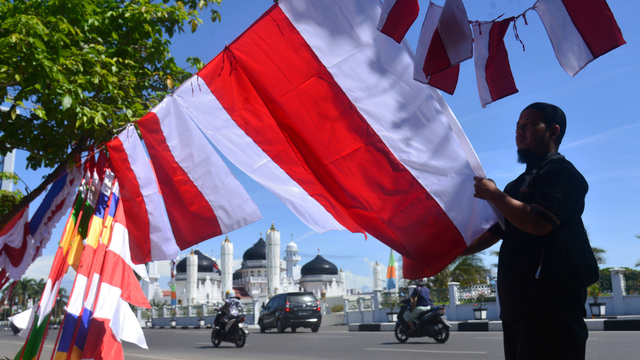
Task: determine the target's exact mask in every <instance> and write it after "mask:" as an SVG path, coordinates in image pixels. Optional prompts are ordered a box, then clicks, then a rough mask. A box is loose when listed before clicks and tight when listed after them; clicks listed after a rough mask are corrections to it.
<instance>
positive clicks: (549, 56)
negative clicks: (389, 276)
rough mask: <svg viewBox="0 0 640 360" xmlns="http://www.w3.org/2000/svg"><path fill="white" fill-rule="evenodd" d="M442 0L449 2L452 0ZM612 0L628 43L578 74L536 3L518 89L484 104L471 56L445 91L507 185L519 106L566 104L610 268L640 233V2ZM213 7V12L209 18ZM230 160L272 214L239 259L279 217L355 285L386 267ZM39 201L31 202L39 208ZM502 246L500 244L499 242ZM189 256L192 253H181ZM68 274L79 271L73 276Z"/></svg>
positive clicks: (232, 25)
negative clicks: (314, 226) (571, 71)
mask: <svg viewBox="0 0 640 360" xmlns="http://www.w3.org/2000/svg"><path fill="white" fill-rule="evenodd" d="M298 1H302V0H298ZM345 1H346V0H345ZM434 2H435V3H436V4H438V5H443V4H444V0H436V1H434ZM534 2H535V1H534V0H509V1H497V0H495V1H487V0H466V1H464V4H465V6H466V9H467V13H468V15H469V19H470V20H483V21H487V20H492V19H495V18H497V17H498V16H499V15H501V14H503V13H504V14H505V15H504V16H505V17H509V16H514V15H518V14H521V13H522V12H524V11H525V10H526V9H527V8H529V7H531V6H533V4H534ZM428 3H429V1H420V5H421V13H420V16H419V17H418V19H417V20H416V22H415V23H414V25H413V27H412V28H411V30H410V31H409V33H408V35H407V41H408V42H409V44H410V45H411V47H412V48H414V49H415V47H416V45H417V42H418V35H419V31H420V27H421V25H422V21H423V19H424V12H425V11H426V9H427V6H428ZM608 3H609V6H610V7H611V10H612V11H613V13H614V15H615V16H616V19H617V21H618V25H619V26H620V28H621V30H622V33H623V35H624V37H625V40H626V41H627V44H626V45H623V46H622V47H620V48H618V49H616V50H613V51H612V52H610V53H608V54H606V55H604V56H603V57H601V58H599V59H596V60H595V61H594V62H592V63H591V64H589V65H588V66H587V67H586V68H585V69H583V70H582V71H581V72H580V73H578V74H577V75H576V76H575V77H571V76H570V75H568V74H567V73H566V72H565V71H564V70H563V69H562V68H561V67H560V65H559V63H558V61H557V60H556V58H555V55H554V53H553V49H552V47H551V43H550V41H549V38H548V37H547V35H546V32H545V30H544V28H543V26H542V23H541V21H540V18H539V17H538V15H537V13H535V12H534V11H530V12H528V13H527V20H528V23H529V25H525V24H524V21H523V20H522V19H520V20H518V22H517V27H518V33H519V35H520V38H521V40H522V41H523V42H524V45H525V47H526V51H524V52H523V50H522V45H521V44H520V43H519V42H517V41H516V39H515V36H514V33H513V31H512V30H511V29H510V30H509V31H508V32H507V34H506V36H505V43H506V47H507V50H508V52H509V58H510V63H511V68H512V71H513V75H514V78H515V81H516V85H517V87H518V89H519V92H518V93H517V94H515V95H512V96H510V97H507V98H505V99H502V100H499V101H497V102H495V103H493V104H491V105H489V106H488V107H487V108H485V109H483V108H482V107H481V105H480V101H479V98H478V92H477V86H476V78H475V70H474V67H473V60H469V61H466V62H464V63H463V64H462V66H461V72H460V80H459V83H458V87H457V90H456V93H455V94H454V95H453V96H450V95H448V94H444V98H445V100H446V101H447V102H448V104H449V106H450V107H451V109H452V110H453V113H454V114H455V115H456V117H457V118H458V121H459V122H460V124H461V125H462V128H463V129H464V130H465V132H466V134H467V137H468V138H469V140H470V142H471V144H472V145H473V147H474V149H475V151H476V153H477V154H478V157H479V158H480V161H481V162H482V164H483V166H484V168H485V171H486V173H487V175H488V176H489V177H490V178H492V179H494V180H495V181H496V183H497V184H498V186H499V187H501V188H503V187H504V186H505V185H506V184H507V183H508V182H509V181H511V180H512V179H514V178H515V177H516V176H518V175H519V174H520V173H521V172H522V171H523V169H524V167H523V165H520V164H518V163H517V162H516V154H515V142H514V137H515V124H516V121H517V118H518V115H519V113H520V111H521V110H522V109H523V108H524V107H525V106H527V105H528V104H530V103H532V102H535V101H544V102H549V103H553V104H556V105H558V106H560V107H561V108H562V109H563V110H564V111H565V113H566V114H567V118H568V126H567V133H566V135H565V138H564V140H563V144H562V146H561V147H560V152H561V153H563V154H564V155H565V156H566V157H567V158H568V159H569V160H570V161H572V162H573V163H574V165H576V167H577V168H578V169H579V170H580V171H581V172H582V173H583V175H584V176H585V178H586V179H587V181H588V182H589V185H590V190H589V193H588V195H587V199H586V210H585V213H584V215H583V220H584V223H585V225H586V227H587V230H588V232H589V235H590V238H591V243H592V245H593V246H597V247H600V248H603V249H605V250H606V259H607V263H606V264H605V266H615V267H621V266H627V267H633V266H634V265H635V263H636V262H637V261H638V260H640V239H637V238H636V237H635V235H640V225H638V222H637V219H638V215H639V213H640V211H639V210H638V204H639V203H640V192H639V190H640V142H639V141H638V138H640V115H639V112H638V110H637V106H636V99H635V98H636V97H637V96H638V94H639V92H638V91H637V90H636V86H637V84H640V63H639V62H638V59H640V45H639V44H640V25H638V20H637V16H636V15H637V14H638V10H640V5H639V4H638V2H637V0H609V1H608ZM272 4H273V0H242V1H237V0H236V1H234V0H225V1H223V3H222V6H220V7H219V11H220V13H221V15H222V22H221V23H216V24H211V22H210V21H205V24H203V25H202V26H201V27H200V28H199V29H198V31H197V32H196V33H195V34H191V33H187V34H181V35H179V36H176V37H174V38H173V39H171V42H172V46H171V52H172V56H174V57H175V58H176V60H177V61H178V63H179V64H184V66H185V67H186V66H187V65H186V62H185V60H186V58H187V57H189V56H196V57H199V58H200V59H201V60H202V61H204V62H205V63H206V62H208V61H209V60H211V59H212V58H213V57H215V56H216V55H217V54H218V53H219V52H220V51H221V50H222V49H223V48H224V45H225V44H227V43H230V42H232V41H233V40H234V39H235V38H236V37H237V36H238V35H240V34H241V33H242V31H244V30H245V29H246V28H247V27H248V26H250V25H251V23H252V22H253V21H255V20H256V19H257V18H258V17H259V16H260V15H261V14H262V13H263V12H264V11H265V10H266V9H268V8H269V7H270V6H271V5H272ZM207 15H208V13H206V11H205V13H204V18H207ZM25 157H26V155H25V154H24V153H19V155H18V162H17V165H16V171H17V173H18V174H19V175H20V176H21V177H22V178H23V179H24V180H25V181H26V182H27V183H28V185H29V186H30V187H31V188H34V187H35V186H37V184H38V183H39V182H40V180H41V178H42V176H44V175H46V173H47V171H46V170H40V171H37V172H33V171H27V170H25V161H24V159H25ZM227 163H228V162H227ZM228 164H229V163H228ZM229 165H230V167H231V169H232V171H233V172H234V174H235V175H236V177H237V178H238V179H239V180H240V182H241V183H242V184H243V185H244V186H245V188H246V189H247V191H248V193H249V195H250V196H251V197H252V198H253V200H254V202H255V203H256V204H257V205H258V207H259V208H260V211H261V212H262V214H263V216H264V219H263V220H261V221H258V222H256V223H254V224H252V225H249V226H247V227H245V228H242V229H239V230H236V231H234V232H232V233H230V234H229V239H230V240H231V241H232V242H233V243H234V249H235V254H234V257H235V258H236V259H237V265H238V266H239V261H240V259H241V257H242V253H244V251H245V250H246V249H247V248H249V247H250V246H251V245H253V243H255V242H256V241H257V240H258V238H259V237H260V231H262V232H263V233H264V232H266V230H267V229H268V228H269V227H270V226H271V222H274V224H275V226H276V228H277V229H278V230H280V232H281V244H282V249H283V250H284V247H285V246H286V244H287V243H289V241H291V239H292V238H293V241H294V242H296V243H297V244H298V248H299V250H300V255H301V256H302V264H304V263H306V262H308V261H310V260H311V259H313V258H314V257H315V256H316V254H317V253H318V249H320V253H321V254H322V255H323V256H324V257H325V258H327V259H329V260H330V261H332V262H333V263H335V264H336V265H337V266H338V267H339V268H342V269H343V270H344V271H345V272H346V274H347V282H348V283H347V286H348V287H361V286H362V285H367V286H371V285H372V266H373V264H374V263H375V262H376V261H378V262H379V263H381V265H382V266H383V270H384V268H385V267H386V265H387V262H388V258H389V248H388V247H386V246H385V245H383V244H382V243H380V242H379V241H377V240H376V239H374V238H372V237H369V238H368V239H367V240H365V238H364V236H363V235H361V234H350V233H347V232H337V231H331V232H328V233H324V234H318V233H315V232H314V231H312V230H311V229H310V228H309V227H307V226H306V225H305V224H304V223H302V222H301V221H300V220H299V219H297V217H296V216H295V215H293V213H291V211H289V210H288V208H287V207H286V206H284V205H283V204H282V203H281V202H280V201H279V200H278V199H277V198H276V197H275V196H274V195H272V194H271V193H270V192H269V191H267V190H265V189H264V188H263V187H262V186H261V185H259V184H257V183H256V182H254V181H253V180H252V179H250V178H249V177H247V176H246V175H244V174H243V173H242V172H240V171H239V170H237V169H236V168H235V167H234V166H233V165H231V164H229ZM470 186H471V184H470ZM19 187H21V185H20V186H19ZM39 201H40V200H37V201H36V202H35V203H34V204H33V205H32V206H31V212H32V213H33V211H35V209H36V208H37V204H38V203H39ZM61 226H62V225H59V226H58V228H56V230H55V231H54V235H53V238H52V240H51V242H50V244H49V246H48V247H47V249H46V250H45V252H44V256H43V257H42V258H41V259H39V260H37V261H36V263H34V264H33V265H32V267H31V268H30V269H29V271H28V272H27V276H31V277H46V276H47V274H48V269H49V268H50V266H51V260H52V258H53V255H54V253H55V244H56V242H57V240H58V239H59V237H60V228H61ZM223 239H224V236H222V237H218V238H214V239H211V240H208V241H206V242H203V243H201V244H200V245H199V249H200V250H201V251H202V252H204V253H205V254H207V255H213V256H214V257H215V258H217V259H218V258H219V257H220V243H221V241H222V240H223ZM497 249H498V246H497V245H496V246H494V248H492V249H491V250H497ZM184 254H186V251H185V252H183V254H181V255H182V256H184ZM396 256H397V255H396ZM484 259H485V264H486V265H490V264H493V263H496V262H497V258H496V257H493V256H490V255H489V254H488V252H487V253H486V254H485V255H484ZM165 274H166V273H165ZM67 279H71V277H70V275H69V276H67ZM71 281H72V280H69V281H67V284H69V285H70V282H71ZM167 281H168V278H167V277H163V279H162V280H161V284H162V286H163V287H166V282H167Z"/></svg>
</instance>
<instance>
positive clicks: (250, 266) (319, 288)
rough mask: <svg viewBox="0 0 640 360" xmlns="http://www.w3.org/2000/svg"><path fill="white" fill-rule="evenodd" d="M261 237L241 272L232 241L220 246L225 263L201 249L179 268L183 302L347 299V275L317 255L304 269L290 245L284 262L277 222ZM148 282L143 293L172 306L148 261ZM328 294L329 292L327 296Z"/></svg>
mask: <svg viewBox="0 0 640 360" xmlns="http://www.w3.org/2000/svg"><path fill="white" fill-rule="evenodd" d="M265 238H266V240H265V239H263V238H262V234H260V239H259V240H258V241H257V242H256V243H255V244H253V246H252V247H250V248H249V249H247V250H246V251H245V252H244V254H243V255H242V264H241V267H240V269H238V270H236V271H233V267H232V264H233V243H232V242H231V241H230V240H229V237H227V238H226V239H225V240H224V241H223V242H222V244H221V247H220V254H221V256H220V257H221V258H220V264H219V265H218V264H217V263H216V261H215V259H213V258H210V257H208V256H206V255H204V254H203V253H202V252H200V251H199V250H197V249H196V250H195V251H192V252H191V253H190V254H189V255H188V256H187V257H185V258H184V259H182V260H180V261H179V262H178V263H177V264H176V274H175V284H176V293H177V298H178V302H179V303H181V304H183V305H193V304H212V303H216V302H220V301H222V299H224V295H225V294H226V292H227V290H232V289H233V290H234V291H235V293H236V295H238V296H240V297H241V298H242V299H243V300H250V299H258V298H261V297H262V298H266V297H271V296H273V295H275V294H279V293H283V292H296V291H310V292H313V293H314V294H315V295H316V297H318V298H321V297H322V295H324V296H325V297H326V298H335V297H344V296H345V295H347V290H346V287H345V274H344V272H343V271H342V270H340V271H338V268H337V267H336V266H335V265H334V264H333V263H331V262H330V261H328V260H326V259H325V258H323V257H322V255H320V253H319V252H320V251H319V250H318V255H317V256H316V257H315V258H314V259H313V260H311V261H309V262H308V263H306V264H305V265H304V266H300V265H299V264H298V263H299V262H300V260H301V258H300V256H299V255H298V246H297V245H296V244H295V243H294V242H293V241H291V242H290V243H289V244H287V246H286V248H285V256H284V258H282V259H281V258H280V232H279V231H278V230H276V228H275V226H274V225H273V223H272V224H271V228H270V229H269V230H268V231H267V234H266V236H265ZM148 270H149V281H148V282H147V281H144V280H143V281H142V289H143V291H144V293H145V295H146V296H147V299H149V301H152V300H155V301H157V302H160V303H161V302H163V301H164V300H167V301H168V302H170V299H171V291H170V290H163V289H161V288H160V284H159V283H158V280H159V279H160V275H159V272H158V264H157V263H156V262H152V263H149V269H148ZM323 293H324V294H323Z"/></svg>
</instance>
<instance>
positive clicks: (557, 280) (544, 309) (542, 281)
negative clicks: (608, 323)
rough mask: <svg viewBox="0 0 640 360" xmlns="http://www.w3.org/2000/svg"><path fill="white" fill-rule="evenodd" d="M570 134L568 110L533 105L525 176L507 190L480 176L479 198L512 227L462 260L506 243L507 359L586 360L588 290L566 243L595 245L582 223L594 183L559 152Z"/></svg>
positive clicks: (519, 142) (522, 134)
mask: <svg viewBox="0 0 640 360" xmlns="http://www.w3.org/2000/svg"><path fill="white" fill-rule="evenodd" d="M565 129H566V117H565V115H564V112H563V111H562V110H561V109H560V108H558V107H557V106H554V105H551V104H546V103H533V104H531V105H529V106H528V107H527V108H525V109H524V110H523V111H522V113H521V114H520V118H519V119H518V122H517V125H516V146H517V148H518V161H519V162H521V163H524V164H526V165H527V167H526V170H525V172H524V173H523V174H521V175H520V176H518V178H516V179H515V180H514V181H512V182H511V183H509V184H508V185H507V186H506V188H505V190H504V192H502V191H500V190H499V189H498V188H497V187H496V185H495V183H494V182H493V181H492V180H490V179H482V178H478V177H476V178H474V180H475V185H474V187H475V195H474V196H475V197H477V198H480V199H484V200H487V201H490V202H491V203H493V204H494V205H495V207H496V208H497V209H498V210H500V212H501V213H502V214H503V215H504V217H505V229H502V228H501V227H500V225H498V224H496V225H495V226H493V227H492V228H491V229H489V231H487V232H485V233H484V234H483V235H481V236H480V237H478V238H477V239H476V240H475V241H474V242H473V243H472V244H471V245H470V246H469V247H468V248H467V249H466V250H465V251H464V253H463V254H462V255H470V254H474V253H477V252H479V251H482V250H484V249H486V248H488V247H490V246H492V245H493V244H495V243H496V242H497V241H498V240H500V239H502V240H503V242H502V245H501V247H500V258H499V261H498V293H499V297H500V307H501V314H500V317H501V319H502V326H503V332H504V350H505V358H506V359H507V360H510V359H518V360H522V359H584V358H585V346H586V340H587V337H588V331H587V327H586V325H585V322H584V317H585V316H586V310H585V302H586V297H587V294H586V287H585V286H584V285H580V284H579V281H576V277H575V276H573V275H574V274H573V273H572V269H571V261H569V260H567V258H566V253H567V252H570V251H567V245H566V244H567V239H579V240H580V241H582V240H584V241H586V243H587V247H589V246H588V240H587V239H586V234H585V229H584V225H583V223H582V219H581V216H582V212H583V210H584V199H585V195H586V193H587V190H588V185H587V182H586V180H585V179H584V177H582V175H581V174H580V172H578V170H576V168H575V167H574V166H573V165H572V164H571V163H570V162H569V161H567V160H566V159H565V158H564V156H562V155H560V154H559V153H558V148H559V146H560V143H561V141H562V137H563V136H564V133H565ZM581 237H584V239H582V238H581ZM589 251H591V250H590V247H589Z"/></svg>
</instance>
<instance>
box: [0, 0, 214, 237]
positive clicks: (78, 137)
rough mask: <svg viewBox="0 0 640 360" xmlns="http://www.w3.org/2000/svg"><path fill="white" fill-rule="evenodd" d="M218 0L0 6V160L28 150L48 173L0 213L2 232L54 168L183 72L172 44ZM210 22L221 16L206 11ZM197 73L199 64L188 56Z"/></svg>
mask: <svg viewBox="0 0 640 360" xmlns="http://www.w3.org/2000/svg"><path fill="white" fill-rule="evenodd" d="M221 1H222V0H181V1H178V2H175V3H171V4H169V0H162V2H159V1H154V0H96V1H79V0H64V1H63V0H0V97H1V98H2V103H3V104H8V105H7V106H9V111H0V129H2V130H1V134H0V153H3V154H4V153H6V152H9V151H12V150H13V149H22V150H26V151H27V152H28V153H29V155H28V156H27V164H28V167H29V168H31V169H38V168H40V167H49V168H52V169H53V171H52V172H51V173H50V174H49V175H48V176H46V177H45V178H44V180H43V181H42V183H41V184H40V185H38V186H37V187H36V188H35V189H34V190H33V191H31V192H30V193H28V194H26V195H25V196H24V197H23V198H22V199H20V200H19V201H18V202H17V203H16V204H14V205H13V206H11V208H10V209H9V210H7V211H6V212H5V213H0V228H1V227H2V226H4V225H5V224H6V223H8V222H9V221H10V220H11V218H12V217H13V216H14V215H16V214H17V213H18V212H19V211H20V210H22V209H24V208H25V207H26V206H27V204H29V203H30V202H31V201H32V200H33V199H35V198H36V197H38V196H39V195H40V194H41V193H42V192H43V191H44V190H45V189H46V187H47V186H48V185H49V184H51V183H52V182H53V181H54V180H55V179H56V178H57V177H58V176H59V175H60V174H61V173H62V171H63V170H64V169H65V168H66V167H67V166H69V165H70V164H72V163H74V162H76V161H77V158H79V157H80V156H81V155H87V154H88V151H89V149H90V148H91V146H96V147H99V146H101V144H103V143H105V142H106V141H108V140H110V139H111V138H112V137H113V135H114V134H115V133H116V131H117V130H118V129H119V128H121V127H123V126H125V125H126V124H129V123H131V122H132V121H135V120H137V119H139V118H140V117H142V116H143V115H144V114H146V113H147V112H148V110H149V109H150V108H151V107H153V106H154V105H156V104H157V103H158V102H159V101H160V100H161V99H162V98H164V97H165V96H166V95H167V94H168V93H169V92H170V91H171V89H172V87H173V84H174V83H175V84H179V83H181V82H183V81H185V80H186V79H187V78H188V77H189V76H190V75H191V74H190V73H189V72H188V71H186V70H185V69H182V68H180V67H179V66H177V64H176V62H175V60H174V58H173V57H171V55H170V53H169V45H170V44H171V42H170V39H171V37H172V36H173V35H174V34H176V33H182V32H184V27H185V26H189V28H190V30H191V32H195V31H196V29H197V28H198V25H199V24H201V23H202V20H201V19H200V13H199V11H201V10H203V9H205V8H207V7H208V6H209V5H211V4H220V3H221ZM211 20H212V21H219V20H220V14H219V13H218V12H217V11H216V10H213V9H212V10H211ZM187 61H188V62H189V63H191V65H192V66H197V67H198V68H199V67H202V66H203V63H202V61H200V60H199V59H197V58H189V59H187Z"/></svg>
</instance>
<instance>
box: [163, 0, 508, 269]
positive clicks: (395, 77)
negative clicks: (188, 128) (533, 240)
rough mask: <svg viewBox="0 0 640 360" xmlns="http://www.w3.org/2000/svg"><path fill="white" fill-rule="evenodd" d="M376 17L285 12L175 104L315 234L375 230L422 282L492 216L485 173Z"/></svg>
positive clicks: (334, 5) (356, 2)
mask: <svg viewBox="0 0 640 360" xmlns="http://www.w3.org/2000/svg"><path fill="white" fill-rule="evenodd" d="M379 17H380V2H379V1H378V0H352V1H340V0H326V1H318V2H314V3H313V4H311V3H308V2H300V1H287V0H280V1H279V2H278V3H277V4H276V5H274V6H273V7H272V8H270V9H269V10H268V11H267V13H266V14H265V15H264V16H263V17H261V18H260V19H259V20H258V21H256V22H255V23H254V24H253V25H252V26H251V27H250V28H249V29H247V30H246V31H245V32H244V33H243V34H242V35H241V36H240V37H239V38H237V39H236V40H235V41H233V42H232V43H231V44H229V46H228V47H227V48H226V49H225V50H224V52H223V53H222V54H220V55H218V56H217V57H215V58H214V59H213V60H212V61H211V62H210V63H209V64H207V66H205V67H204V68H203V69H202V70H200V71H199V72H198V73H197V74H196V75H194V76H193V77H192V78H191V79H190V80H189V81H188V82H187V83H185V84H183V85H182V86H181V87H180V88H178V89H177V90H176V91H175V93H174V94H173V96H174V97H175V98H177V99H178V101H179V102H180V104H181V105H183V106H184V108H185V109H186V110H187V113H188V114H189V116H190V117H191V118H192V119H193V120H194V122H195V123H196V124H197V125H198V127H199V128H200V129H201V130H202V133H203V134H204V135H205V136H206V137H208V138H209V140H210V141H211V142H212V143H213V144H214V145H215V146H216V147H217V148H218V149H219V150H220V151H221V152H222V153H223V154H224V155H225V156H226V157H227V158H228V159H229V160H230V161H231V162H233V163H234V164H235V165H236V166H238V168H240V169H241V170H242V171H244V172H245V173H247V174H248V175H249V176H251V177H252V178H253V179H255V180H256V181H258V182H259V183H261V184H262V185H264V186H265V187H266V188H268V189H269V190H270V191H272V192H273V193H274V194H275V195H276V196H277V197H278V198H280V199H281V200H282V201H283V202H284V203H285V204H286V205H287V206H288V207H289V208H290V209H291V210H292V211H293V212H294V213H295V214H296V215H298V217H299V218H300V219H301V220H302V221H304V222H305V223H306V224H307V225H308V226H309V227H311V228H312V229H314V230H315V231H318V232H324V231H328V230H350V231H352V232H367V233H369V234H371V235H372V236H374V237H375V238H376V239H378V240H380V241H382V242H384V243H385V244H387V245H388V246H390V247H391V248H392V249H394V250H395V251H397V252H399V253H400V254H402V255H404V256H407V257H410V259H411V260H413V261H414V262H415V263H417V264H418V266H416V267H411V268H410V270H411V271H410V272H409V273H408V274H407V270H406V268H408V267H404V268H405V277H406V278H418V277H421V276H422V277H424V276H426V275H433V274H435V273H438V272H439V271H440V270H442V269H443V268H444V267H445V266H447V265H448V264H449V263H450V262H451V261H452V260H453V259H455V258H456V257H457V256H458V254H460V252H461V251H462V250H463V249H465V248H466V247H467V244H469V243H471V242H472V241H473V240H475V238H476V237H477V236H479V235H480V234H481V233H483V232H484V231H485V230H486V229H487V228H488V227H489V226H491V225H492V224H493V223H495V222H496V217H495V215H494V214H493V212H492V210H491V209H490V208H489V205H488V204H487V202H486V201H482V200H479V199H476V198H474V197H473V186H471V185H472V184H473V176H474V175H476V174H477V175H478V176H484V172H483V170H482V167H481V166H480V163H479V161H478V159H477V157H476V155H475V153H474V152H473V149H472V148H471V145H470V144H469V141H468V140H467V138H466V136H465V135H464V132H463V131H462V129H461V127H460V125H459V124H458V122H457V120H456V119H455V117H454V116H453V114H452V113H451V110H450V109H449V108H448V106H447V104H446V103H445V101H444V99H443V98H442V95H441V94H440V93H439V92H438V91H435V90H434V89H432V88H430V87H427V86H423V85H422V84H420V83H418V82H416V81H414V80H413V74H412V72H413V71H412V69H413V54H412V53H411V50H410V49H409V48H408V47H407V46H404V45H403V44H397V43H395V42H393V41H388V39H386V38H385V37H383V36H380V34H379V31H378V30H377V23H378V20H379ZM465 19H466V16H465ZM465 21H466V20H465ZM467 28H468V30H469V32H470V31H471V29H470V27H469V26H468V24H467ZM336 39H340V41H339V42H336V41H335V40H336Z"/></svg>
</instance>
